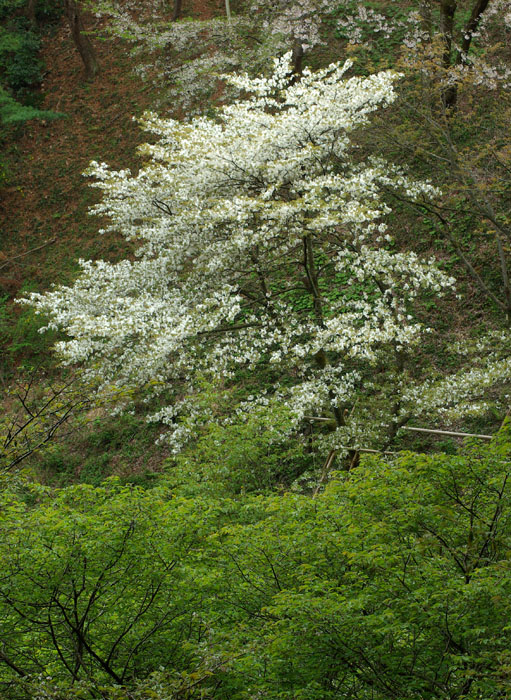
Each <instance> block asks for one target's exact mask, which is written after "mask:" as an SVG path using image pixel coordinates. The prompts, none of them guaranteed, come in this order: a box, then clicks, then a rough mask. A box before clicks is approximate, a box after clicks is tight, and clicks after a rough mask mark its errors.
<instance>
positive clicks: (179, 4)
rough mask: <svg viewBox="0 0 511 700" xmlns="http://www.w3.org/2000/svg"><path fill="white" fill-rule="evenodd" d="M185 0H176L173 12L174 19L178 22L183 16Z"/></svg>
mask: <svg viewBox="0 0 511 700" xmlns="http://www.w3.org/2000/svg"><path fill="white" fill-rule="evenodd" d="M182 6H183V0H174V10H173V12H172V21H173V22H176V21H177V20H178V19H179V18H180V17H181V9H182Z"/></svg>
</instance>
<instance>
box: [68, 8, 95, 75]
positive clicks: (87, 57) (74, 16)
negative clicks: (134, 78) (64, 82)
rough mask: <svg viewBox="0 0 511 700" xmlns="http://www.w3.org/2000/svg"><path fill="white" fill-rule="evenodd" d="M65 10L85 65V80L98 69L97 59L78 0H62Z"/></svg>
mask: <svg viewBox="0 0 511 700" xmlns="http://www.w3.org/2000/svg"><path fill="white" fill-rule="evenodd" d="M64 6H65V12H66V17H67V21H68V23H69V28H70V30H71V35H72V37H73V41H74V43H75V46H76V48H77V49H78V52H79V54H80V56H81V58H82V61H83V65H84V66H85V78H86V80H92V79H93V78H94V77H95V76H96V74H97V72H98V70H99V67H98V60H97V57H96V52H95V50H94V47H93V45H92V43H91V41H90V39H89V37H88V36H87V34H86V33H85V30H84V27H83V22H82V18H81V14H80V8H79V4H78V0H64Z"/></svg>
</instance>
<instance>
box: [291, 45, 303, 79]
mask: <svg viewBox="0 0 511 700" xmlns="http://www.w3.org/2000/svg"><path fill="white" fill-rule="evenodd" d="M302 61H303V46H302V42H301V41H300V40H299V39H295V40H294V41H293V55H292V57H291V62H292V65H293V74H294V76H295V80H298V79H299V78H300V76H301V74H302V71H303V67H302Z"/></svg>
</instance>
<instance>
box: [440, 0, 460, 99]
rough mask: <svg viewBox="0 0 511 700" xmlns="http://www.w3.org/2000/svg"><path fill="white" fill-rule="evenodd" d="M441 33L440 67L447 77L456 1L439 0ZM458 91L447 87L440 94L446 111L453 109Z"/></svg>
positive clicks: (450, 59) (454, 87) (453, 86)
mask: <svg viewBox="0 0 511 700" xmlns="http://www.w3.org/2000/svg"><path fill="white" fill-rule="evenodd" d="M440 12H441V23H442V24H441V31H442V38H443V41H444V52H443V56H442V65H443V67H444V68H445V71H446V77H447V76H448V71H449V68H450V67H451V65H452V55H451V54H452V40H453V34H454V15H455V13H456V0H441V3H440ZM457 98H458V91H457V89H456V85H449V86H448V87H446V88H445V89H444V91H443V94H442V101H443V104H444V107H445V108H446V109H453V108H454V107H455V106H456V101H457Z"/></svg>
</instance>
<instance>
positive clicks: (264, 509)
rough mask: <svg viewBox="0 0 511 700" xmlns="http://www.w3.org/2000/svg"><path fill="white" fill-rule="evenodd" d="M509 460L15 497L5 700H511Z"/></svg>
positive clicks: (499, 441) (3, 605) (3, 601)
mask: <svg viewBox="0 0 511 700" xmlns="http://www.w3.org/2000/svg"><path fill="white" fill-rule="evenodd" d="M510 452H511V441H510V435H509V428H508V427H505V428H504V429H503V430H501V432H500V433H499V435H498V436H497V437H496V438H495V439H494V440H493V441H492V443H491V444H490V445H489V446H488V445H484V446H473V447H471V448H470V449H467V450H466V452H465V454H462V455H444V454H440V455H417V454H402V455H400V456H398V457H396V458H395V459H394V460H393V461H392V462H386V461H384V460H382V459H381V458H377V457H375V458H370V459H367V460H364V461H363V463H362V466H360V467H358V468H357V469H355V470H353V471H352V472H351V473H349V474H344V475H342V476H340V477H339V478H336V479H335V480H333V481H332V482H331V483H330V484H329V486H328V487H327V488H326V490H325V491H324V492H323V493H320V494H318V495H317V496H316V497H315V498H313V497H310V496H305V495H302V494H296V493H286V494H284V495H280V496H278V495H266V496H265V495H259V496H246V497H244V498H242V499H234V498H227V497H225V496H222V494H217V493H215V494H214V495H211V491H206V494H208V495H202V496H201V494H200V492H199V491H197V489H196V488H195V489H194V490H195V493H194V498H193V499H192V498H189V497H187V496H186V495H182V494H183V493H185V494H186V485H185V487H184V488H183V487H182V486H180V487H179V488H173V487H172V481H171V479H172V476H169V477H166V478H167V483H164V484H161V485H160V486H158V487H156V488H153V489H150V490H145V491H143V490H141V489H137V488H130V487H121V486H120V485H119V484H118V483H116V482H115V481H111V482H107V483H105V484H104V485H103V486H101V487H97V488H93V487H91V486H86V485H80V486H73V487H69V488H67V489H62V490H60V491H59V492H57V494H56V495H55V496H52V495H51V494H49V493H45V492H44V491H43V490H42V489H41V487H28V486H26V485H25V486H23V485H21V486H20V485H18V486H17V487H16V488H14V487H13V486H11V487H6V488H5V489H4V491H3V508H2V519H1V522H0V528H1V537H0V541H1V543H2V544H1V545H0V546H1V551H0V556H1V559H2V576H1V579H0V620H1V623H0V641H1V650H2V653H1V654H0V682H1V684H2V688H1V691H0V692H1V693H2V697H5V698H8V699H10V698H34V697H37V698H55V699H56V698H61V699H63V698H65V699H66V700H68V699H70V698H76V697H84V698H86V697H97V698H100V697H103V698H111V699H114V698H116V699H117V700H121V699H122V700H141V699H149V698H157V699H160V700H163V699H164V698H165V699H169V698H175V699H176V700H177V699H178V698H189V699H191V698H215V699H218V700H227V699H229V700H248V699H251V700H252V699H253V700H255V699H256V698H258V699H259V698H268V699H272V700H273V699H274V700H277V698H278V699H279V700H283V699H284V700H298V699H299V700H325V699H328V698H338V699H339V700H341V699H342V700H346V699H353V700H369V699H371V700H392V699H395V700H429V699H434V698H439V699H449V700H455V699H459V700H461V699H466V700H469V699H471V700H476V699H477V700H493V699H495V700H497V699H498V698H504V697H508V696H509V694H510V692H511V675H510V671H511V653H510V652H509V649H510V648H511V638H510V637H511V634H510V628H509V624H508V621H509V619H510V617H511V575H510V556H509V552H510V545H511V521H510V514H511V509H510V505H511V504H510V495H509V481H510V476H511V460H510ZM48 677H50V678H48Z"/></svg>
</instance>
